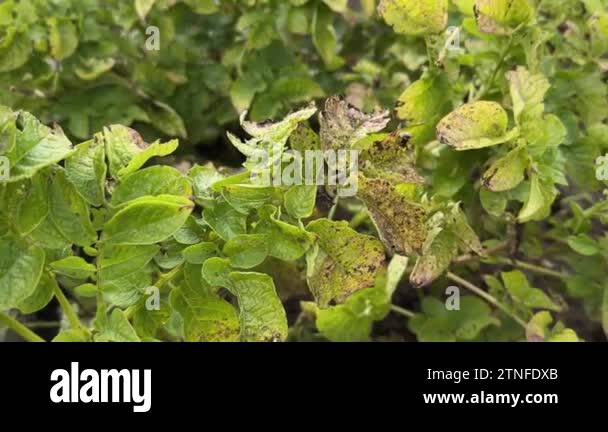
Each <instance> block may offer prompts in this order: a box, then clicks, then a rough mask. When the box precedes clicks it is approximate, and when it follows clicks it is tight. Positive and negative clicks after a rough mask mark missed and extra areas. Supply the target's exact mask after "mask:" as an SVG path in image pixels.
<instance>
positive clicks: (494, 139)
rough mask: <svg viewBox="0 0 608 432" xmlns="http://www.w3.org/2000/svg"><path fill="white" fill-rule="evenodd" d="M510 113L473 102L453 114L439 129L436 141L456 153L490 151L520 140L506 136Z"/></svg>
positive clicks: (513, 133)
mask: <svg viewBox="0 0 608 432" xmlns="http://www.w3.org/2000/svg"><path fill="white" fill-rule="evenodd" d="M507 123H508V117H507V112H506V111H505V110H504V109H503V108H502V107H501V106H500V105H499V104H497V103H496V102H487V101H479V102H471V103H468V104H465V105H462V106H461V107H459V108H457V109H456V110H455V111H452V112H451V113H450V114H448V115H447V116H445V117H444V118H443V119H441V121H440V122H439V124H438V125H437V139H438V140H439V141H440V142H442V143H443V144H447V145H449V146H450V147H453V148H454V149H456V150H473V149H479V148H483V147H490V146H494V145H497V144H502V143H504V142H507V141H510V140H512V139H514V138H516V137H517V135H518V131H517V130H516V129H514V130H512V131H510V132H507Z"/></svg>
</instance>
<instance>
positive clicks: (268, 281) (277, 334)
mask: <svg viewBox="0 0 608 432" xmlns="http://www.w3.org/2000/svg"><path fill="white" fill-rule="evenodd" d="M229 278H230V284H231V285H230V287H228V288H229V289H230V292H232V293H233V294H234V295H235V296H236V297H237V300H238V303H239V320H240V323H241V340H243V341H247V342H256V341H260V342H271V341H283V340H285V339H286V338H287V331H288V326H287V317H286V315H285V309H284V308H283V304H282V303H281V300H280V299H279V297H278V296H277V293H276V289H275V287H274V283H273V281H272V278H271V277H270V276H268V275H265V274H261V273H245V272H232V273H230V275H229Z"/></svg>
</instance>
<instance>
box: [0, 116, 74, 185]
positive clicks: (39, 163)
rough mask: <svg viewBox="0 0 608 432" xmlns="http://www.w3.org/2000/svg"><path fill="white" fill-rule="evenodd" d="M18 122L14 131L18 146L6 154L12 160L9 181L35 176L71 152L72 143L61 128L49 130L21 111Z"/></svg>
mask: <svg viewBox="0 0 608 432" xmlns="http://www.w3.org/2000/svg"><path fill="white" fill-rule="evenodd" d="M16 121H17V124H18V125H20V127H19V129H18V130H17V131H16V132H15V133H16V137H15V144H14V146H12V149H11V151H10V152H8V153H7V154H6V156H7V157H8V159H9V161H10V178H9V181H17V180H21V179H24V178H29V177H32V176H33V175H34V174H35V173H36V172H38V171H39V170H41V169H42V168H44V167H47V166H49V165H52V164H55V163H57V162H59V161H60V160H62V159H64V158H66V157H67V156H68V155H69V154H70V153H71V151H72V144H71V143H70V141H69V140H68V139H67V138H66V137H65V135H64V134H63V131H61V129H59V128H57V127H56V128H55V129H49V128H48V127H46V126H44V125H42V124H41V123H40V122H39V121H38V120H37V119H36V118H35V117H34V116H32V115H31V114H29V113H26V112H20V113H19V114H18V116H17V119H16Z"/></svg>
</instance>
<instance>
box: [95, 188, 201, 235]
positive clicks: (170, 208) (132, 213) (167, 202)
mask: <svg viewBox="0 0 608 432" xmlns="http://www.w3.org/2000/svg"><path fill="white" fill-rule="evenodd" d="M193 208H194V204H193V203H192V202H191V201H190V200H188V199H186V198H183V197H178V196H173V195H160V196H157V197H142V198H138V199H136V200H133V201H131V202H129V204H128V205H127V206H126V207H125V208H123V209H122V210H120V211H119V212H118V213H116V214H115V215H114V217H112V219H110V220H109V221H108V222H107V223H106V225H105V226H104V230H103V237H102V239H103V241H104V242H107V243H112V244H117V245H118V244H122V245H149V244H154V243H158V242H160V241H163V240H165V239H167V238H169V237H171V236H172V235H173V234H174V233H175V232H176V231H177V230H178V229H180V227H181V226H182V225H183V224H184V223H185V222H186V220H187V219H188V217H189V216H190V213H191V212H192V209H193Z"/></svg>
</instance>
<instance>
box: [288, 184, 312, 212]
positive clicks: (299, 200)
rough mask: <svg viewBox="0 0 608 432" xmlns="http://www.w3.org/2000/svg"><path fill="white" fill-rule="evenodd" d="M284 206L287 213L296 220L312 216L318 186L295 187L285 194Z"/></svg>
mask: <svg viewBox="0 0 608 432" xmlns="http://www.w3.org/2000/svg"><path fill="white" fill-rule="evenodd" d="M283 199H284V205H285V209H286V210H287V213H289V214H290V215H291V216H293V217H294V218H296V219H304V218H307V217H310V216H312V212H313V211H314V209H315V202H316V199H317V186H315V185H311V186H309V185H294V186H292V187H290V188H289V190H288V191H287V192H285V196H284V198H283Z"/></svg>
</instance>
